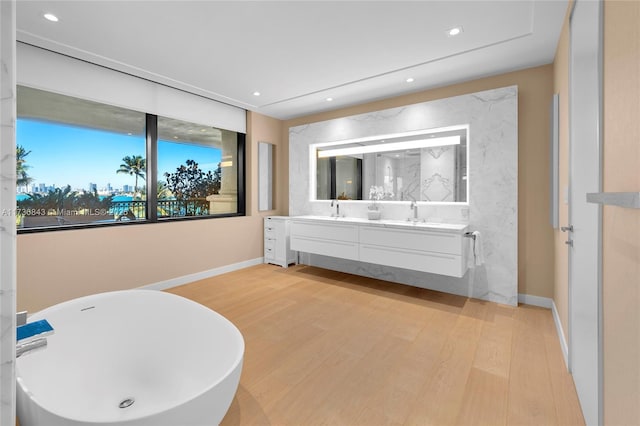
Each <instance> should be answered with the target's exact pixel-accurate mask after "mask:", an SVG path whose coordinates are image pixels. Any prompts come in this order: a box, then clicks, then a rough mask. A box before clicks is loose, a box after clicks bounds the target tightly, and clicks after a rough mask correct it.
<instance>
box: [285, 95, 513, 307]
mask: <svg viewBox="0 0 640 426" xmlns="http://www.w3.org/2000/svg"><path fill="white" fill-rule="evenodd" d="M465 124H468V125H469V140H468V143H469V169H468V180H467V183H468V185H469V197H470V199H469V202H468V203H455V204H454V203H427V202H419V203H418V206H419V217H420V218H425V219H426V220H428V221H431V222H465V223H469V226H470V229H471V230H472V231H480V232H481V234H482V240H483V246H484V252H485V263H484V264H483V265H480V266H476V267H474V268H471V269H469V271H468V272H467V274H466V275H465V276H464V277H463V278H454V277H447V276H443V275H437V274H426V273H420V272H415V271H409V270H405V269H398V268H391V267H386V266H380V265H373V264H368V263H362V262H353V261H345V260H342V259H336V258H330V257H323V256H317V255H304V256H302V259H303V262H304V263H307V264H310V265H315V266H319V267H324V268H327V269H334V270H339V271H343V272H349V273H354V274H359V275H365V276H370V277H374V278H381V279H385V280H388V281H393V282H399V283H404V284H409V285H414V286H417V287H423V288H429V289H433V290H439V291H444V292H449V293H454V294H460V295H465V296H470V297H475V298H479V299H484V300H489V301H494V302H500V303H505V304H509V305H516V304H517V301H518V264H517V263H518V88H517V87H516V86H510V87H504V88H498V89H494V90H487V91H483V92H478V93H473V94H469V95H462V96H456V97H452V98H447V99H440V100H435V101H430V102H424V103H420V104H414V105H407V106H403V107H398V108H392V109H387V110H383V111H377V112H373V113H367V114H360V115H354V116H350V117H344V118H340V119H334V120H328V121H323V122H318V123H312V124H306V125H302V126H297V127H292V128H290V129H289V215H290V216H297V215H308V214H314V215H325V214H329V213H330V212H331V210H330V206H329V205H330V201H315V200H312V199H311V194H312V188H311V185H312V184H313V182H312V181H311V180H310V173H309V170H310V166H311V164H310V161H312V159H313V156H312V155H311V154H310V149H309V148H310V146H311V145H313V144H317V143H323V142H331V141H339V140H343V139H350V138H357V137H364V136H372V135H377V134H388V133H395V132H403V131H409V130H419V129H432V128H441V127H449V126H459V125H465ZM367 204H368V202H366V201H341V202H340V212H341V213H344V214H346V216H352V217H360V218H366V217H367ZM411 214H412V212H411V210H410V209H409V202H386V203H383V207H382V218H383V219H401V220H404V219H406V218H407V217H409V216H410V215H411Z"/></svg>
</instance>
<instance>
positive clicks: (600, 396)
mask: <svg viewBox="0 0 640 426" xmlns="http://www.w3.org/2000/svg"><path fill="white" fill-rule="evenodd" d="M591 1H593V0H575V1H574V3H573V4H572V6H571V12H570V15H569V100H570V102H569V126H568V127H569V179H568V199H569V203H568V204H569V205H568V219H569V224H570V225H573V223H571V222H572V219H573V216H572V211H573V209H574V206H573V200H572V176H573V167H572V159H573V150H574V149H576V146H575V143H574V140H573V137H574V132H573V127H574V124H573V117H574V105H573V104H574V102H573V101H572V100H573V91H574V81H573V78H572V77H573V70H572V64H573V52H572V50H573V43H572V41H571V40H572V37H573V32H572V30H571V28H572V23H573V19H574V12H575V10H576V6H577V4H578V3H586V2H591ZM597 1H598V7H599V12H598V29H597V30H598V46H597V62H598V63H597V85H598V87H597V98H598V99H597V102H598V113H597V117H598V123H597V138H598V159H597V161H598V168H597V172H598V188H597V190H594V192H601V191H602V185H603V184H602V180H603V142H604V139H603V135H604V132H603V123H604V110H603V105H604V101H603V99H604V98H603V95H604V90H603V81H604V79H603V71H604V69H603V68H604V61H603V46H604V1H603V0H597ZM585 202H586V194H585ZM596 226H597V231H596V235H597V236H596V238H597V265H596V268H597V276H596V281H597V282H596V288H597V324H598V329H597V347H598V354H597V369H598V376H597V387H598V388H597V389H596V392H597V404H598V407H597V417H598V419H597V422H598V424H599V425H602V424H604V412H603V411H604V410H603V409H604V386H603V382H604V380H603V370H604V363H603V313H602V310H603V304H602V294H603V293H602V206H601V205H598V206H597V224H596ZM569 239H571V235H569ZM567 250H568V292H569V294H568V302H569V303H568V322H569V324H568V328H569V330H568V337H569V339H568V340H569V342H568V353H567V367H568V370H569V372H571V373H572V374H573V361H574V359H575V358H574V357H575V354H574V351H575V347H574V343H573V339H572V337H573V327H574V326H575V324H574V319H573V310H574V306H573V304H574V297H575V293H574V292H576V291H577V289H576V288H575V287H576V286H575V285H574V283H573V276H572V275H573V274H572V269H573V267H572V257H573V254H572V247H571V246H567ZM578 396H579V395H578ZM585 421H586V419H585Z"/></svg>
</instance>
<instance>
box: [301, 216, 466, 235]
mask: <svg viewBox="0 0 640 426" xmlns="http://www.w3.org/2000/svg"><path fill="white" fill-rule="evenodd" d="M290 219H295V220H306V221H310V222H313V221H316V222H317V221H323V222H337V223H344V224H362V225H369V226H380V227H385V228H400V229H424V230H425V231H447V232H455V233H460V234H462V233H464V232H465V231H466V230H467V228H468V227H469V225H468V224H463V223H441V222H426V221H422V220H417V221H414V220H412V219H408V220H399V219H380V220H369V219H365V218H359V217H336V216H312V215H309V216H291V217H290Z"/></svg>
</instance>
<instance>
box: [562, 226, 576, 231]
mask: <svg viewBox="0 0 640 426" xmlns="http://www.w3.org/2000/svg"><path fill="white" fill-rule="evenodd" d="M560 230H561V231H562V232H567V231H569V232H573V225H569V226H561V227H560Z"/></svg>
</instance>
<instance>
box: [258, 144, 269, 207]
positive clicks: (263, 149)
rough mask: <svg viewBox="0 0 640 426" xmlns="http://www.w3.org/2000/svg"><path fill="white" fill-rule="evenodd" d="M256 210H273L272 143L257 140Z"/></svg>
mask: <svg viewBox="0 0 640 426" xmlns="http://www.w3.org/2000/svg"><path fill="white" fill-rule="evenodd" d="M258 210H259V211H265V210H273V144H271V143H268V142H258Z"/></svg>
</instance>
